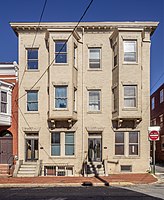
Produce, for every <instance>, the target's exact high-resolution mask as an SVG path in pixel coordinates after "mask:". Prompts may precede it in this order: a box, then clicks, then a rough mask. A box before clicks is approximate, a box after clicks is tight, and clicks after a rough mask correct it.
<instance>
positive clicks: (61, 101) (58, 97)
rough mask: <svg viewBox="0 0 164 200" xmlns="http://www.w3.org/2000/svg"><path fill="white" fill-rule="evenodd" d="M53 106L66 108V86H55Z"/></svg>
mask: <svg viewBox="0 0 164 200" xmlns="http://www.w3.org/2000/svg"><path fill="white" fill-rule="evenodd" d="M55 108H60V109H62V108H67V87H66V86H56V87H55Z"/></svg>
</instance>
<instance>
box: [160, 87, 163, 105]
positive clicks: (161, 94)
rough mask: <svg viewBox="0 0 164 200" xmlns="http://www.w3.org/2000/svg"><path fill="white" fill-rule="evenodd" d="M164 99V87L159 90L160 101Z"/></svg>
mask: <svg viewBox="0 0 164 200" xmlns="http://www.w3.org/2000/svg"><path fill="white" fill-rule="evenodd" d="M163 101H164V89H162V90H161V91H160V103H162V102H163Z"/></svg>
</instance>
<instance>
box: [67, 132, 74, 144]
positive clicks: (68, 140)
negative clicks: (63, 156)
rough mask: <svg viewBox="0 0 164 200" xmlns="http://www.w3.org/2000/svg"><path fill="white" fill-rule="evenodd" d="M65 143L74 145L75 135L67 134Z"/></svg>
mask: <svg viewBox="0 0 164 200" xmlns="http://www.w3.org/2000/svg"><path fill="white" fill-rule="evenodd" d="M65 143H69V144H74V134H73V133H66V134H65Z"/></svg>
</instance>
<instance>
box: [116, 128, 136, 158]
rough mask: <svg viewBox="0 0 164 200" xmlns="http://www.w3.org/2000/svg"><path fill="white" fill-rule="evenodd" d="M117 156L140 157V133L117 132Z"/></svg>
mask: <svg viewBox="0 0 164 200" xmlns="http://www.w3.org/2000/svg"><path fill="white" fill-rule="evenodd" d="M115 155H117V156H119V155H120V156H121V155H124V156H126V157H128V156H138V155H139V132H137V131H131V132H115Z"/></svg>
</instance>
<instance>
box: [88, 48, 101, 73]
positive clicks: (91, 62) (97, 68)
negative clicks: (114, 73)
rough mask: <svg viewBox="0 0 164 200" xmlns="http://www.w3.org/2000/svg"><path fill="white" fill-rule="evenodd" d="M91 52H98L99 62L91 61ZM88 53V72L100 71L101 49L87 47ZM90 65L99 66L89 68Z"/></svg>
mask: <svg viewBox="0 0 164 200" xmlns="http://www.w3.org/2000/svg"><path fill="white" fill-rule="evenodd" d="M91 50H99V61H91V57H90V56H91ZM88 51H89V69H90V70H99V69H101V60H102V59H101V51H102V49H101V47H89V48H88ZM91 64H98V65H99V66H98V67H91V66H90V65H91Z"/></svg>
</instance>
